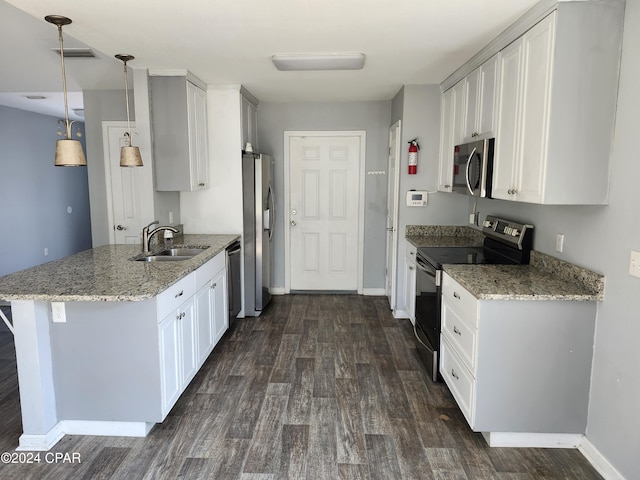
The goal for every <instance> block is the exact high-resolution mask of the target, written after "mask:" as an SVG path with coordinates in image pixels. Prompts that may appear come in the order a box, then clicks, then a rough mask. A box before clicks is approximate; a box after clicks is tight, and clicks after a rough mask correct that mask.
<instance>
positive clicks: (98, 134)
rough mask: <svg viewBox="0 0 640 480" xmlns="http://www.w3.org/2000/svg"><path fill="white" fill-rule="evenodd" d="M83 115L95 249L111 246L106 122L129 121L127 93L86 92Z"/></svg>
mask: <svg viewBox="0 0 640 480" xmlns="http://www.w3.org/2000/svg"><path fill="white" fill-rule="evenodd" d="M83 97H84V116H85V125H86V130H87V170H88V172H89V194H90V197H91V231H92V232H91V233H92V241H93V246H94V247H98V246H100V245H106V244H108V243H109V217H108V214H107V186H106V177H105V175H106V174H105V170H104V152H103V144H102V121H103V120H126V119H127V111H126V107H125V102H124V100H123V97H124V90H85V91H84V92H83Z"/></svg>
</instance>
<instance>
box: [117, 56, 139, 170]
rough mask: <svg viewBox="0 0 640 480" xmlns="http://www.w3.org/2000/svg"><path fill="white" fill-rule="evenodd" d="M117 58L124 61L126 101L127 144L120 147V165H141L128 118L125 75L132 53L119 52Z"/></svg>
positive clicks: (125, 78)
mask: <svg viewBox="0 0 640 480" xmlns="http://www.w3.org/2000/svg"><path fill="white" fill-rule="evenodd" d="M116 58H117V59H118V60H122V63H124V98H125V102H127V132H126V133H125V136H126V137H127V145H125V146H123V147H120V166H121V167H142V157H141V156H140V149H139V148H138V147H134V146H133V145H131V120H130V119H129V77H128V75H127V62H128V61H129V60H133V59H134V58H135V57H134V56H133V55H127V54H124V53H119V54H117V55H116Z"/></svg>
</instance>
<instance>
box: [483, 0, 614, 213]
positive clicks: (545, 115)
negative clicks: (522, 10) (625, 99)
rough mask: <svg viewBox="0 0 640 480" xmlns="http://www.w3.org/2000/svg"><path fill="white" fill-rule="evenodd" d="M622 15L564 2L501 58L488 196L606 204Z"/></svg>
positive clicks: (611, 6)
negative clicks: (491, 184)
mask: <svg viewBox="0 0 640 480" xmlns="http://www.w3.org/2000/svg"><path fill="white" fill-rule="evenodd" d="M622 21H623V14H622V10H621V9H620V8H619V4H613V3H612V4H607V5H605V4H604V2H591V1H585V2H569V3H560V4H558V7H557V10H555V11H553V12H552V13H550V14H549V15H548V16H546V17H545V18H543V19H542V20H541V21H540V22H538V23H537V24H536V25H535V26H533V27H532V28H531V29H530V30H528V31H527V32H526V33H524V35H522V36H521V37H520V38H518V39H517V40H516V41H514V42H513V43H512V44H510V45H509V46H507V47H506V48H505V49H504V50H502V52H501V59H500V61H499V62H498V63H499V101H498V126H497V131H496V143H495V156H494V168H493V172H494V174H493V189H492V196H493V197H494V198H501V199H505V200H513V201H520V202H529V203H538V204H557V205H572V204H573V205H580V204H585V205H596V204H605V203H607V200H608V189H609V162H610V155H611V148H612V142H613V131H614V122H615V110H616V102H617V91H618V71H619V62H620V48H621V40H622Z"/></svg>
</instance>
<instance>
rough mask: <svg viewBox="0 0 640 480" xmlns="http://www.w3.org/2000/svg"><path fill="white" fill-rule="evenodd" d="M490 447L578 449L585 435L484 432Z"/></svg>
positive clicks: (483, 434)
mask: <svg viewBox="0 0 640 480" xmlns="http://www.w3.org/2000/svg"><path fill="white" fill-rule="evenodd" d="M482 436H483V437H484V439H485V440H486V441H487V443H488V444H489V446H490V447H512V448H578V447H579V446H580V443H581V442H582V438H583V435H582V434H579V433H576V434H573V433H520V432H482Z"/></svg>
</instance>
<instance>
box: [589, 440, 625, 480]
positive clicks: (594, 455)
mask: <svg viewBox="0 0 640 480" xmlns="http://www.w3.org/2000/svg"><path fill="white" fill-rule="evenodd" d="M578 450H580V453H582V455H584V457H585V458H586V459H587V460H589V463H591V465H592V466H593V468H595V469H596V470H597V471H598V473H599V474H600V475H602V476H603V477H604V479H605V480H625V478H624V476H622V474H621V473H620V472H619V471H618V470H617V469H616V467H614V466H613V465H612V464H611V462H609V460H607V458H606V457H605V456H604V455H602V454H601V453H600V451H599V450H598V449H597V448H596V447H595V446H594V445H593V443H591V442H590V441H589V439H588V438H587V437H584V438H583V439H582V443H581V444H580V447H579V448H578Z"/></svg>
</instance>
